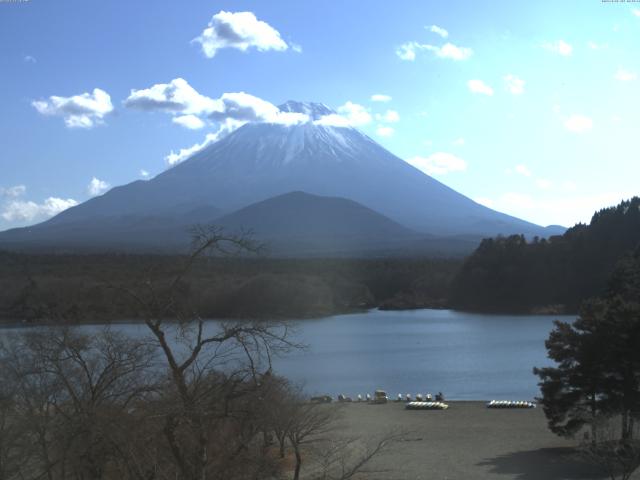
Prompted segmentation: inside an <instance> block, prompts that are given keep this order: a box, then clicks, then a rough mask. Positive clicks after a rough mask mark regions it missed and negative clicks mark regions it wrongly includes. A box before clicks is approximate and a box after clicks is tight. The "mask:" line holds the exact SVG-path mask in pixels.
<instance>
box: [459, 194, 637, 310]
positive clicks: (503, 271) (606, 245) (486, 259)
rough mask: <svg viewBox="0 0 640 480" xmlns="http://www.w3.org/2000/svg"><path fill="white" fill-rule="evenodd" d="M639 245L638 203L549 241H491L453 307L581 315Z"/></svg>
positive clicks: (468, 270) (469, 263)
mask: <svg viewBox="0 0 640 480" xmlns="http://www.w3.org/2000/svg"><path fill="white" fill-rule="evenodd" d="M639 244H640V198H638V197H634V198H633V199H631V200H628V201H624V202H622V203H621V204H620V205H618V206H616V207H611V208H607V209H604V210H601V211H599V212H597V213H596V214H595V215H594V216H593V218H592V220H591V223H590V224H589V225H588V226H586V225H583V224H578V225H576V226H575V227H573V228H571V229H569V230H567V232H566V233H565V234H564V235H562V236H555V237H551V238H550V239H549V240H545V239H538V238H534V239H533V241H526V240H525V238H524V237H523V236H520V235H514V236H510V237H498V238H495V239H485V240H483V241H482V243H481V244H480V246H479V247H478V249H477V250H476V251H475V252H474V253H473V254H472V255H471V256H470V257H469V258H468V259H467V260H466V261H465V263H464V264H463V266H462V268H461V269H460V271H459V273H458V275H457V276H456V278H455V279H454V281H453V285H452V298H451V301H452V304H453V305H454V306H455V307H458V308H461V309H468V310H480V311H511V312H531V311H536V310H540V309H542V308H545V307H547V308H549V307H550V308H551V310H552V311H554V310H555V311H566V312H576V311H578V307H579V305H580V303H581V302H582V300H583V299H585V298H591V297H594V296H598V295H601V294H602V293H604V290H605V287H606V283H607V279H608V278H609V276H610V275H611V273H612V271H613V269H614V266H615V265H616V262H617V261H618V260H620V259H621V258H622V257H623V256H624V255H625V254H626V253H628V252H630V251H633V249H635V248H636V247H637V246H638V245H639Z"/></svg>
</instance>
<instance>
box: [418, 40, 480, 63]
mask: <svg viewBox="0 0 640 480" xmlns="http://www.w3.org/2000/svg"><path fill="white" fill-rule="evenodd" d="M425 49H426V50H430V51H432V52H433V53H435V54H436V56H438V57H440V58H450V59H451V60H467V59H468V58H469V57H470V56H471V55H472V54H473V50H471V49H470V48H467V47H457V46H456V45H454V44H453V43H445V44H444V45H443V46H441V47H435V46H433V45H425Z"/></svg>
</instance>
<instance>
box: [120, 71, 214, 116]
mask: <svg viewBox="0 0 640 480" xmlns="http://www.w3.org/2000/svg"><path fill="white" fill-rule="evenodd" d="M124 106H125V107H128V108H134V109H137V110H143V111H162V112H169V113H173V114H176V115H177V114H180V115H207V114H210V113H212V112H214V111H218V110H221V109H222V108H223V106H222V104H221V103H220V101H219V100H214V99H212V98H209V97H207V96H204V95H201V94H200V93H198V92H197V91H196V90H195V89H194V88H193V87H192V86H191V85H189V83H188V82H187V81H186V80H185V79H183V78H175V79H173V80H171V81H170V82H169V83H158V84H156V85H153V86H151V87H149V88H145V89H142V90H131V93H130V94H129V96H128V97H127V99H126V100H125V101H124Z"/></svg>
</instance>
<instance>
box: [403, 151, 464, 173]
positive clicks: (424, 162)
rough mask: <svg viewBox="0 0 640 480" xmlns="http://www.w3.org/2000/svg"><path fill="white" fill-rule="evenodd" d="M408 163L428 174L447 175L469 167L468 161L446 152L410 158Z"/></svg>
mask: <svg viewBox="0 0 640 480" xmlns="http://www.w3.org/2000/svg"><path fill="white" fill-rule="evenodd" d="M407 163H409V164H410V165H413V166H414V167H416V168H417V169H418V170H421V171H423V172H424V173H426V174H427V175H445V174H447V173H451V172H463V171H465V170H466V169H467V162H465V161H464V160H463V159H461V158H459V157H457V156H455V155H453V154H452V153H446V152H436V153H432V154H431V155H429V156H428V157H420V156H416V157H413V158H409V159H408V160H407Z"/></svg>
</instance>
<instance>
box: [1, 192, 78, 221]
mask: <svg viewBox="0 0 640 480" xmlns="http://www.w3.org/2000/svg"><path fill="white" fill-rule="evenodd" d="M76 205H78V202H76V201H75V200H74V199H72V198H67V199H64V198H57V197H49V198H47V199H46V200H45V201H44V202H42V203H36V202H31V201H22V200H15V201H12V202H9V203H8V204H7V205H6V206H5V207H4V210H3V212H2V218H3V219H4V220H6V221H7V222H24V221H33V220H39V219H45V218H49V217H53V216H54V215H57V214H58V213H60V212H62V211H63V210H66V209H67V208H71V207H75V206H76Z"/></svg>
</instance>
